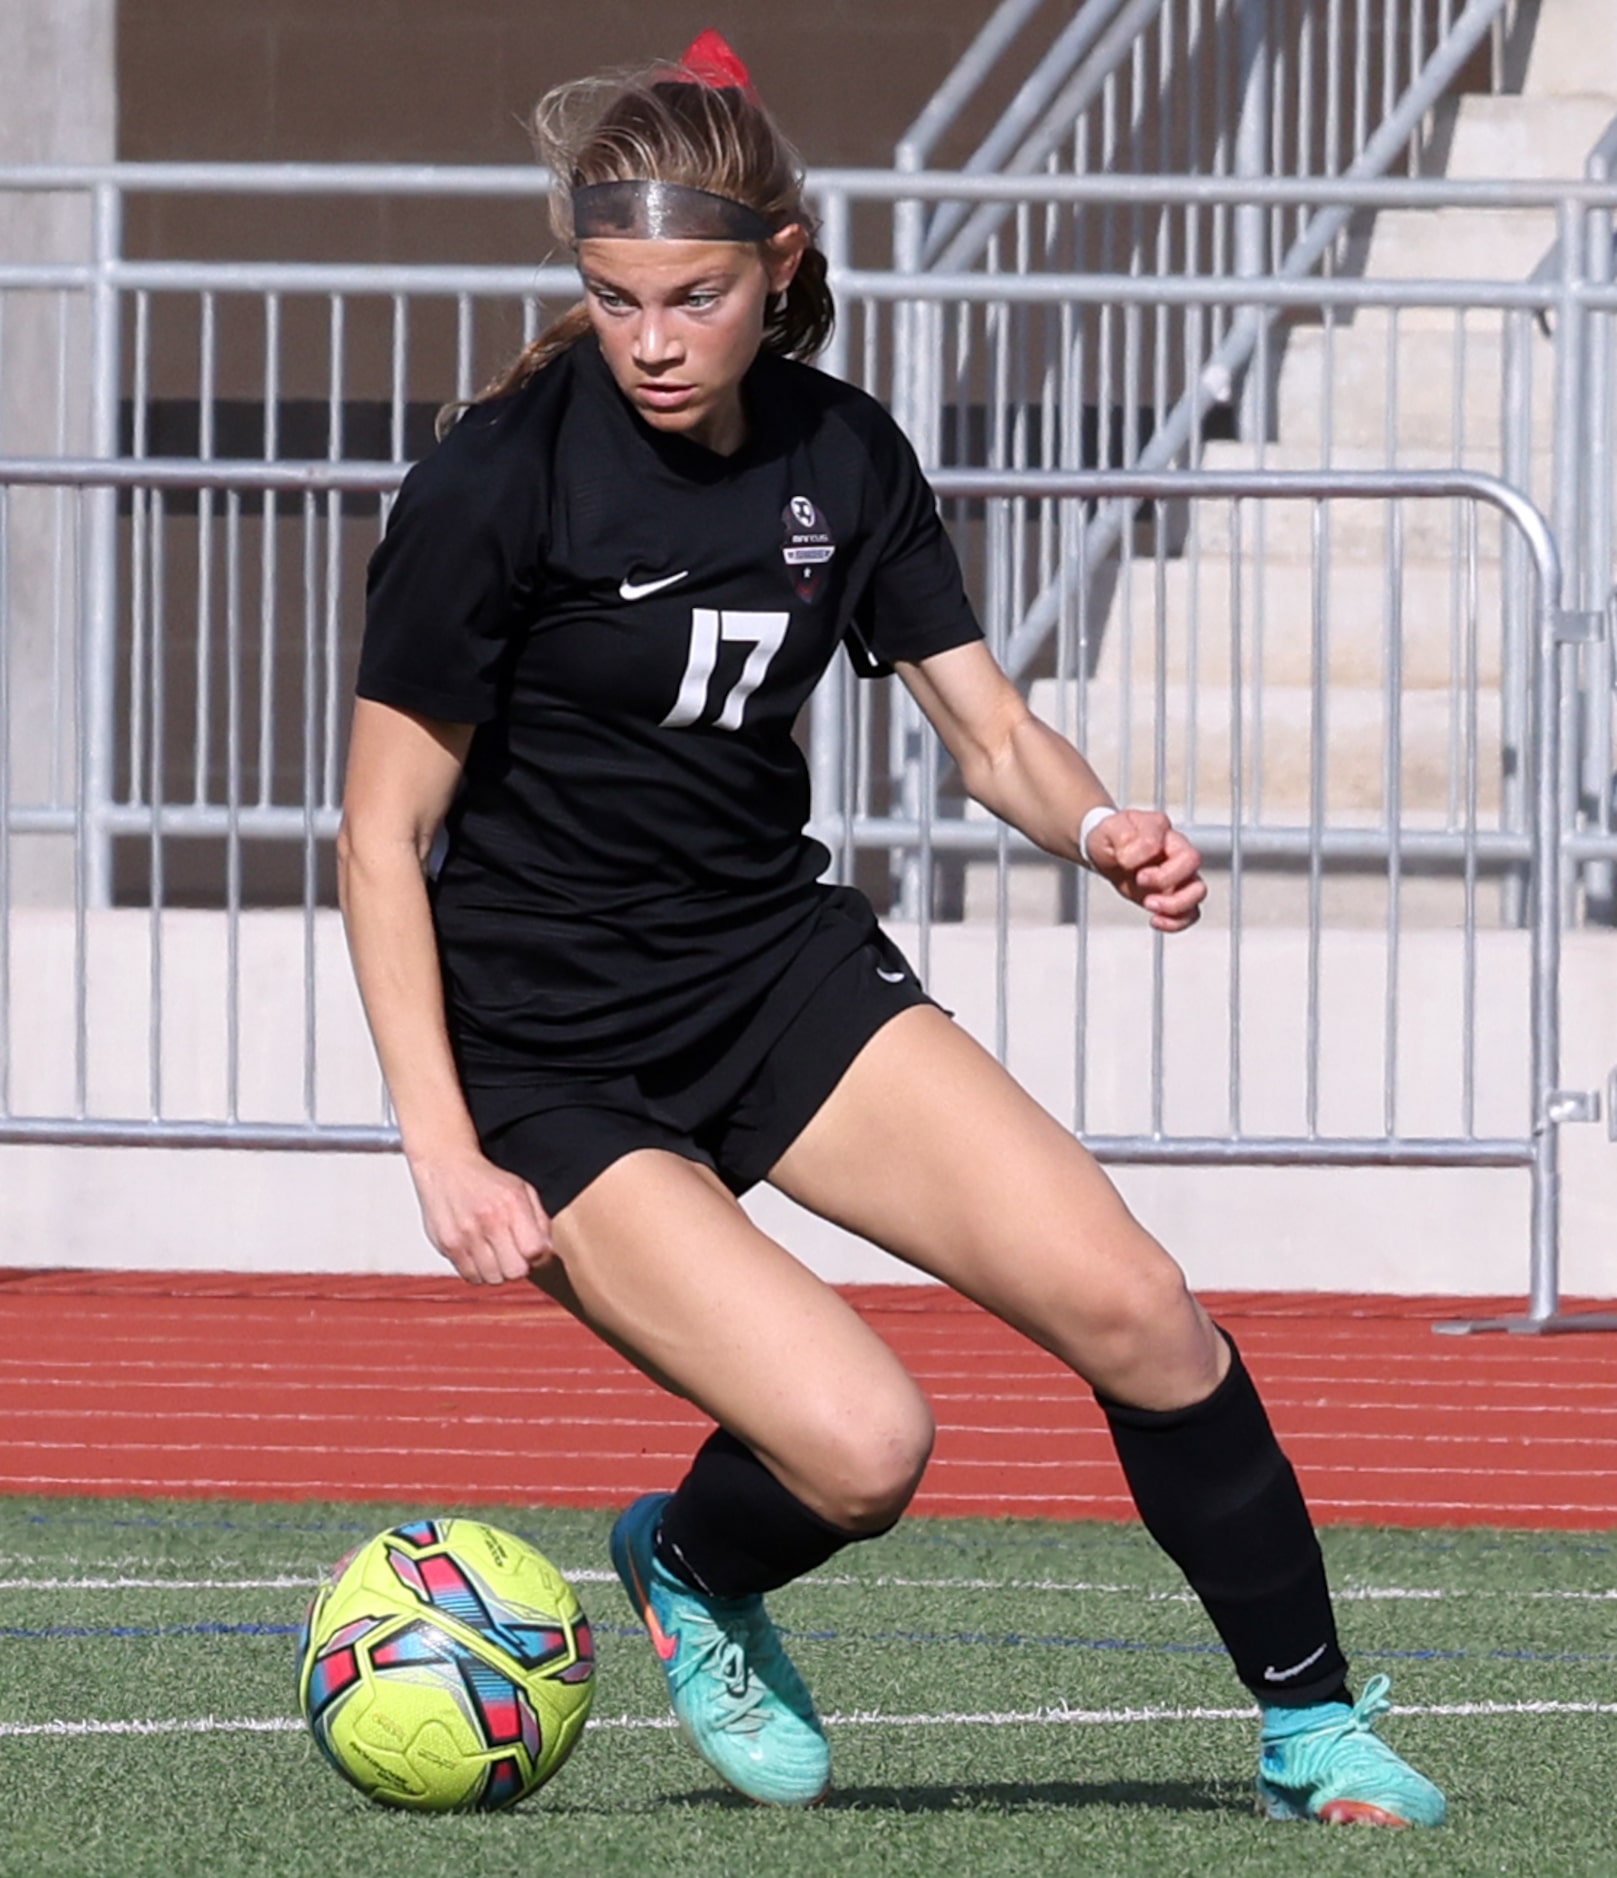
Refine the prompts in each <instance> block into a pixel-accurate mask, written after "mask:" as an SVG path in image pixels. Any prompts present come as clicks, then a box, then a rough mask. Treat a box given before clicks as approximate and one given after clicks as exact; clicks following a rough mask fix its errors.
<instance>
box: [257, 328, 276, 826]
mask: <svg viewBox="0 0 1617 1878" xmlns="http://www.w3.org/2000/svg"><path fill="white" fill-rule="evenodd" d="M280 449H281V297H280V295H279V294H275V293H272V294H267V295H266V296H265V299H264V461H265V462H266V463H273V462H274V461H275V459H276V457H277V456H279V455H280ZM262 517H263V520H262V527H263V537H262V539H261V541H260V543H259V574H258V806H259V807H260V808H268V807H269V805H270V803H271V802H272V801H273V800H274V797H275V665H276V659H275V653H276V642H277V640H278V639H279V637H280V634H279V632H278V630H277V626H278V622H277V619H276V614H277V611H278V608H279V600H280V570H281V557H280V543H279V529H280V501H279V498H278V497H277V496H276V494H275V493H274V491H272V490H266V491H265V492H264V501H263V510H262Z"/></svg>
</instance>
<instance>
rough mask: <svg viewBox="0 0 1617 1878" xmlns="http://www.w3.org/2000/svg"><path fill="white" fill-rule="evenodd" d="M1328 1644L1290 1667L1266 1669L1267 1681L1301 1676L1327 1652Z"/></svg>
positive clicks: (1288, 1679) (1285, 1680) (1322, 1645)
mask: <svg viewBox="0 0 1617 1878" xmlns="http://www.w3.org/2000/svg"><path fill="white" fill-rule="evenodd" d="M1325 1649H1326V1646H1325V1645H1324V1644H1323V1643H1322V1644H1321V1645H1320V1646H1319V1648H1318V1649H1317V1650H1316V1651H1315V1652H1314V1654H1313V1655H1312V1656H1305V1657H1304V1658H1303V1660H1302V1661H1301V1662H1300V1663H1293V1664H1292V1666H1291V1668H1290V1669H1265V1670H1264V1672H1263V1680H1264V1681H1265V1682H1290V1681H1291V1679H1292V1677H1293V1676H1300V1675H1301V1674H1302V1673H1303V1671H1304V1670H1305V1669H1307V1668H1308V1666H1309V1665H1310V1664H1311V1663H1317V1662H1318V1661H1319V1659H1320V1658H1321V1657H1322V1656H1323V1655H1324V1654H1325Z"/></svg>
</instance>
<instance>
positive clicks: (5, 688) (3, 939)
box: [0, 480, 16, 1115]
mask: <svg viewBox="0 0 1617 1878" xmlns="http://www.w3.org/2000/svg"><path fill="white" fill-rule="evenodd" d="M15 644H16V634H15V633H14V632H13V630H12V619H11V485H10V484H9V483H7V482H5V481H4V480H0V1115H9V1114H10V1113H11V709H12V702H11V648H12V647H13V646H14V645H15Z"/></svg>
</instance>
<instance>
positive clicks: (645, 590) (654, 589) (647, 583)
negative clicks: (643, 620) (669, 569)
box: [618, 567, 691, 600]
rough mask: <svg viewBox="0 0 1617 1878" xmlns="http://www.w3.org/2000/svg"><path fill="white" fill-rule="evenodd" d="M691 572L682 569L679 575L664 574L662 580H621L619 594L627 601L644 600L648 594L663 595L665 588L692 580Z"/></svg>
mask: <svg viewBox="0 0 1617 1878" xmlns="http://www.w3.org/2000/svg"><path fill="white" fill-rule="evenodd" d="M690 572H691V570H690V569H689V568H688V567H682V568H681V569H680V570H679V572H678V573H677V574H664V575H663V577H662V579H661V580H621V581H619V582H618V592H619V593H620V594H621V595H622V596H623V598H624V599H625V600H644V599H645V597H646V596H647V594H651V593H661V592H662V590H663V588H664V587H673V586H677V585H678V584H679V582H680V581H682V580H688V579H689V578H690Z"/></svg>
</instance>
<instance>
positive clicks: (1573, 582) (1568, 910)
mask: <svg viewBox="0 0 1617 1878" xmlns="http://www.w3.org/2000/svg"><path fill="white" fill-rule="evenodd" d="M1585 216H1586V210H1585V208H1584V205H1583V204H1582V203H1581V202H1573V201H1562V202H1561V203H1560V204H1559V205H1558V216H1557V232H1558V234H1559V237H1560V254H1561V274H1560V280H1559V282H1558V287H1559V292H1558V295H1557V298H1556V312H1555V451H1554V465H1555V467H1554V476H1555V484H1554V492H1553V497H1552V501H1551V516H1552V518H1553V525H1554V528H1555V536H1556V540H1557V541H1558V542H1559V543H1560V545H1561V551H1562V555H1563V557H1564V561H1565V570H1566V571H1565V580H1566V587H1567V593H1566V601H1565V602H1564V603H1565V604H1570V605H1571V606H1573V607H1576V606H1577V604H1578V599H1579V594H1580V591H1581V585H1582V582H1581V567H1580V562H1581V555H1580V553H1579V545H1580V544H1579V524H1580V522H1581V519H1582V514H1583V474H1584V451H1585V442H1586V440H1585V433H1584V417H1585V412H1584V383H1583V361H1584V350H1585V333H1586V331H1587V324H1588V315H1587V312H1586V309H1585V307H1584V304H1583V297H1582V295H1581V294H1580V293H1579V291H1578V288H1579V285H1580V283H1581V280H1582V275H1583V264H1584V231H1585V228H1586V226H1587V223H1586V220H1585ZM1557 704H1558V707H1559V709H1560V712H1561V716H1562V722H1561V724H1560V725H1559V728H1558V731H1557V740H1556V743H1557V750H1558V754H1559V760H1560V774H1559V775H1558V776H1557V777H1556V779H1555V786H1556V788H1557V790H1558V791H1559V795H1560V816H1561V820H1560V825H1561V826H1562V827H1563V828H1572V827H1574V826H1575V825H1576V818H1577V807H1578V802H1577V797H1578V770H1579V753H1578V749H1577V738H1578V728H1579V726H1578V700H1577V693H1576V689H1575V687H1574V686H1573V685H1571V684H1567V685H1566V686H1565V687H1563V688H1562V689H1561V690H1559V691H1558V692H1557ZM1545 864H1546V865H1547V866H1548V865H1551V864H1552V859H1551V857H1546V862H1545ZM1575 885H1576V877H1575V874H1574V872H1573V870H1571V869H1564V870H1562V874H1561V889H1562V895H1563V899H1562V908H1561V913H1562V917H1563V918H1564V919H1566V920H1567V921H1568V922H1569V923H1570V922H1571V921H1572V920H1573V919H1574V918H1575V917H1576V906H1575Z"/></svg>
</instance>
